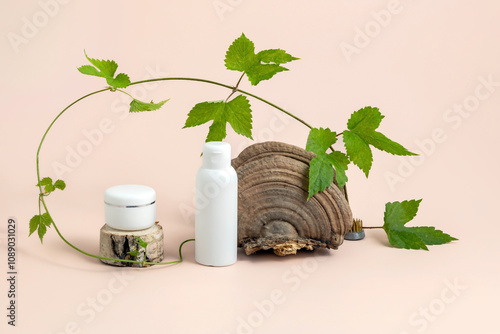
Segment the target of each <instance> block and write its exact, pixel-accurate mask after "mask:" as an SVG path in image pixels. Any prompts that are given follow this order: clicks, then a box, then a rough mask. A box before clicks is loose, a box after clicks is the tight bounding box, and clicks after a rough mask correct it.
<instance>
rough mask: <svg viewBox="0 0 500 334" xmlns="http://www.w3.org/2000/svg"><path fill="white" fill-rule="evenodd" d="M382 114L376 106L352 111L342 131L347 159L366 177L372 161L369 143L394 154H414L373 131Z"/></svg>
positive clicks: (377, 125)
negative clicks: (344, 129)
mask: <svg viewBox="0 0 500 334" xmlns="http://www.w3.org/2000/svg"><path fill="white" fill-rule="evenodd" d="M383 118H384V116H383V115H382V114H381V113H380V111H379V110H378V108H372V107H365V108H362V109H360V110H358V111H355V112H353V113H352V115H351V117H350V118H349V121H348V122H347V128H348V130H346V131H344V132H343V138H344V145H345V148H346V151H347V155H348V156H349V159H351V161H352V162H353V163H354V164H355V165H357V166H358V167H359V168H360V169H361V170H362V171H363V172H364V173H365V175H366V177H368V174H369V173H370V169H371V167H372V162H373V154H372V151H371V148H370V146H369V145H372V146H373V147H375V148H377V149H379V150H381V151H385V152H387V153H391V154H395V155H416V154H415V153H412V152H410V151H408V150H407V149H406V148H404V147H403V146H402V145H400V144H398V143H396V142H394V141H392V140H390V139H389V138H387V137H386V136H385V135H383V134H382V133H380V132H377V131H375V130H376V129H377V128H378V127H379V125H380V122H381V121H382V119H383Z"/></svg>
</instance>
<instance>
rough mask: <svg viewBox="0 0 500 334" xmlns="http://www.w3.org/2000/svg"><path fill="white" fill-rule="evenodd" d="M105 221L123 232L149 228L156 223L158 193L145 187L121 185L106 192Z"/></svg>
mask: <svg viewBox="0 0 500 334" xmlns="http://www.w3.org/2000/svg"><path fill="white" fill-rule="evenodd" d="M104 211H105V221H106V224H107V225H108V226H109V227H112V228H114V229H117V230H123V231H137V230H143V229H146V228H149V227H151V226H153V225H154V223H155V221H156V192H155V191H154V189H153V188H151V187H148V186H143V185H135V184H129V185H119V186H114V187H110V188H108V189H106V191H105V192H104Z"/></svg>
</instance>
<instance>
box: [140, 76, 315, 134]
mask: <svg viewBox="0 0 500 334" xmlns="http://www.w3.org/2000/svg"><path fill="white" fill-rule="evenodd" d="M170 80H175V81H197V82H204V83H208V84H212V85H216V86H221V87H225V88H228V89H232V90H234V91H235V92H240V93H242V94H245V95H248V96H250V97H253V98H254V99H256V100H259V101H261V102H264V103H265V104H267V105H270V106H271V107H273V108H275V109H277V110H279V111H281V112H282V113H284V114H286V115H288V116H290V117H291V118H293V119H295V120H296V121H298V122H300V123H302V124H304V125H305V126H307V127H308V128H309V129H312V128H313V127H312V126H311V125H310V124H309V123H307V122H306V121H304V120H303V119H301V118H300V117H297V116H295V115H294V114H292V113H290V112H288V111H286V110H285V109H283V108H281V107H279V106H277V105H276V104H274V103H271V102H269V101H267V100H266V99H263V98H262V97H260V96H257V95H254V94H252V93H249V92H247V91H244V90H242V89H239V88H237V87H233V86H229V85H225V84H223V83H220V82H217V81H212V80H206V79H199V78H186V77H167V78H155V79H147V80H141V81H135V82H132V83H131V84H130V86H132V85H138V84H143V83H147V82H154V81H170Z"/></svg>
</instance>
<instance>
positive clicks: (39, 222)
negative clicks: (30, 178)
mask: <svg viewBox="0 0 500 334" xmlns="http://www.w3.org/2000/svg"><path fill="white" fill-rule="evenodd" d="M35 186H36V187H39V189H40V194H39V199H38V201H39V202H41V201H42V197H43V196H48V195H50V194H51V193H52V192H54V191H55V190H56V189H59V190H64V189H65V188H66V183H65V182H64V181H63V180H56V181H55V182H53V181H52V179H51V178H50V177H44V178H43V179H41V180H40V181H39V182H38V183H37V184H36V185H35ZM52 222H53V221H52V217H51V216H50V214H49V213H48V212H45V213H43V214H42V212H41V210H39V213H38V214H37V215H34V216H33V217H32V218H31V219H30V234H29V235H32V234H33V233H34V232H35V231H38V237H39V238H40V242H42V243H43V236H44V235H45V233H47V228H48V227H50V226H51V225H52Z"/></svg>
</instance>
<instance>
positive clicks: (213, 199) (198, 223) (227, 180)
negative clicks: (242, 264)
mask: <svg viewBox="0 0 500 334" xmlns="http://www.w3.org/2000/svg"><path fill="white" fill-rule="evenodd" d="M195 207H196V215H195V258H196V262H198V263H200V264H203V265H206V266H228V265H231V264H233V263H235V262H236V258H237V243H238V240H237V239H238V176H237V175H236V171H235V170H234V168H233V167H232V166H231V146H230V145H229V144H228V143H225V142H207V143H205V144H204V145H203V164H202V166H201V168H200V169H199V170H198V173H197V174H196V204H195Z"/></svg>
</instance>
